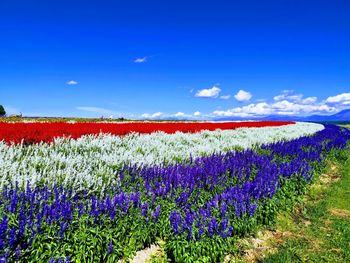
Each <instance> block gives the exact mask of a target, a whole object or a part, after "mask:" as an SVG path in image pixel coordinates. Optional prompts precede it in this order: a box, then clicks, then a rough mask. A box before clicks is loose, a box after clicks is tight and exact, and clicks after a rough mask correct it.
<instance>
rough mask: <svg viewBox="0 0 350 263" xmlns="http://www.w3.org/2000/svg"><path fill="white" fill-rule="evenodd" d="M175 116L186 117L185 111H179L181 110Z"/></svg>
mask: <svg viewBox="0 0 350 263" xmlns="http://www.w3.org/2000/svg"><path fill="white" fill-rule="evenodd" d="M174 116H175V117H185V113H183V112H181V111H179V112H178V113H176V114H175V115H174Z"/></svg>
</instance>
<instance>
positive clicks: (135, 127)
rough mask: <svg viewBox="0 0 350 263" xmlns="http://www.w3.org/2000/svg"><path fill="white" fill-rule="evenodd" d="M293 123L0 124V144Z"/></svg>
mask: <svg viewBox="0 0 350 263" xmlns="http://www.w3.org/2000/svg"><path fill="white" fill-rule="evenodd" d="M293 123H294V122H279V121H259V122H258V121H256V122H128V123H74V124H73V123H66V122H47V123H8V122H0V140H4V141H5V142H7V143H16V144H17V143H21V142H23V143H25V144H31V143H38V142H46V143H49V142H52V141H53V140H54V138H55V137H71V138H74V139H76V138H79V137H80V136H82V135H86V134H99V133H110V134H113V135H125V134H128V133H131V132H137V133H152V132H157V131H163V132H165V133H175V132H177V131H179V132H190V133H194V132H199V131H202V130H211V131H212V130H216V129H222V130H227V129H236V128H242V127H266V126H282V125H287V124H293Z"/></svg>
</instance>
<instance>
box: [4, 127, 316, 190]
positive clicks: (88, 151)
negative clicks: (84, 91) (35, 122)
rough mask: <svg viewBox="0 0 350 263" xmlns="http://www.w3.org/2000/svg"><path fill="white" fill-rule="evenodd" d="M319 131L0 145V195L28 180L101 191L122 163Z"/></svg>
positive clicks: (170, 159)
mask: <svg viewBox="0 0 350 263" xmlns="http://www.w3.org/2000/svg"><path fill="white" fill-rule="evenodd" d="M322 129H323V126H322V125H320V124H313V123H296V124H291V125H284V126H279V127H264V128H240V129H235V130H224V131H221V130H217V131H204V132H199V133H193V134H191V133H179V132H177V133H175V134H166V133H163V132H162V133H160V132H158V133H152V134H143V135H136V134H131V135H126V136H112V135H97V136H96V135H87V136H83V137H81V138H79V139H77V140H73V139H62V138H60V139H56V140H55V143H54V144H45V143H41V144H33V145H27V146H24V145H22V144H19V145H11V146H9V145H7V144H5V143H0V164H1V165H0V173H1V175H2V176H1V178H0V190H1V189H3V187H4V186H5V185H8V184H9V183H10V182H12V183H13V184H14V183H15V182H17V183H18V184H19V186H20V187H22V186H23V185H24V184H25V183H26V182H28V181H29V182H30V183H31V185H32V186H36V185H47V186H51V187H52V186H53V185H55V184H62V185H63V186H65V187H74V188H76V189H81V190H88V191H90V190H91V191H99V192H103V191H104V189H106V188H107V187H109V186H110V185H114V184H115V183H116V182H117V180H118V178H116V177H115V171H116V170H120V169H121V167H122V166H123V165H124V164H131V165H133V164H137V165H140V164H144V165H154V164H158V165H161V164H163V165H164V164H165V165H166V164H175V163H182V162H188V161H189V159H190V157H191V158H197V157H200V156H205V155H210V154H213V153H220V152H227V151H232V150H237V149H249V148H254V147H257V146H259V145H261V144H262V143H273V142H277V141H286V140H292V139H295V138H299V137H301V136H304V135H309V134H313V133H315V132H317V131H319V130H322Z"/></svg>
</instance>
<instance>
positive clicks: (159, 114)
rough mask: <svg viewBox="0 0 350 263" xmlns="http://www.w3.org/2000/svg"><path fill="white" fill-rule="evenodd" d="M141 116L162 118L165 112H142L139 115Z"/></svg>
mask: <svg viewBox="0 0 350 263" xmlns="http://www.w3.org/2000/svg"><path fill="white" fill-rule="evenodd" d="M141 117H142V118H144V119H160V118H164V117H165V114H164V113H163V112H160V111H158V112H155V113H153V114H149V113H144V114H142V115H141Z"/></svg>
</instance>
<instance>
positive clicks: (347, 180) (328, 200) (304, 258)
mask: <svg viewBox="0 0 350 263" xmlns="http://www.w3.org/2000/svg"><path fill="white" fill-rule="evenodd" d="M276 231H279V233H280V234H281V235H280V236H283V237H284V238H282V241H281V240H279V241H276V240H275V242H276V243H279V244H278V246H277V251H275V253H271V254H270V255H268V256H267V257H265V258H264V259H262V260H261V261H262V262H350V158H348V160H347V161H346V162H345V163H343V164H337V166H336V165H335V164H334V163H333V164H330V166H329V168H328V169H327V172H326V173H325V174H324V175H323V176H321V177H320V178H319V182H316V183H315V184H314V185H313V186H311V187H310V191H309V193H308V194H307V196H306V200H305V202H304V203H303V205H301V206H299V207H298V209H296V210H295V211H294V212H293V213H281V214H280V215H279V217H278V220H277V225H276ZM272 242H273V239H272Z"/></svg>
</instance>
